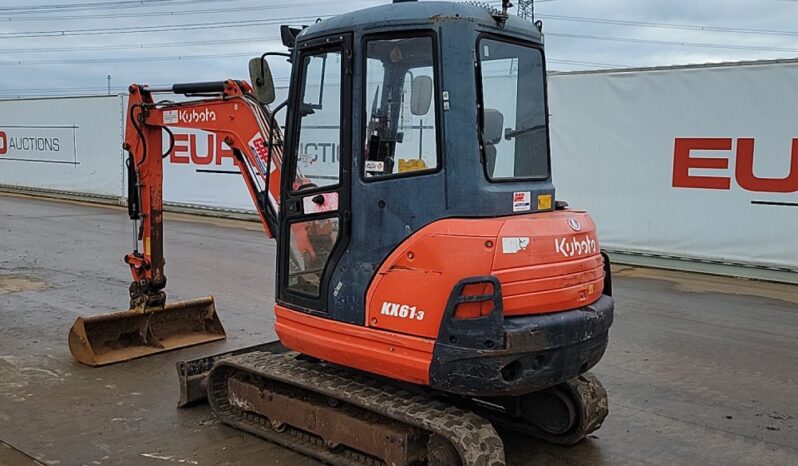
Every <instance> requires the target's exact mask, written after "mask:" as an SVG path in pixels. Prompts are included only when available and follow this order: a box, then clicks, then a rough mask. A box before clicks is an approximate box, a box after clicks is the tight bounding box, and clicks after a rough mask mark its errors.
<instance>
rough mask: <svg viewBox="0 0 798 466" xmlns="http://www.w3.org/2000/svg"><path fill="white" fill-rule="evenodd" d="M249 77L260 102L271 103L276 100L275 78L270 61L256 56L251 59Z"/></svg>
mask: <svg viewBox="0 0 798 466" xmlns="http://www.w3.org/2000/svg"><path fill="white" fill-rule="evenodd" d="M249 79H250V83H251V84H252V89H253V90H254V91H255V97H257V98H258V101H259V102H260V103H262V104H263V105H269V104H270V103H272V102H274V99H275V94H274V80H273V79H272V72H271V70H270V69H269V62H267V61H266V60H264V59H263V58H262V57H255V58H253V59H252V60H250V61H249Z"/></svg>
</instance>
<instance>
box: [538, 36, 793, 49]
mask: <svg viewBox="0 0 798 466" xmlns="http://www.w3.org/2000/svg"><path fill="white" fill-rule="evenodd" d="M546 35H547V36H553V37H564V38H568V39H589V40H602V41H612V42H627V43H632V44H652V45H669V46H682V47H698V48H711V49H731V50H751V51H764V52H789V53H798V49H791V48H785V47H765V46H758V45H736V44H714V43H706V42H683V41H671V40H655V39H637V38H632V37H608V36H591V35H586V34H565V33H555V32H549V33H547V34H546Z"/></svg>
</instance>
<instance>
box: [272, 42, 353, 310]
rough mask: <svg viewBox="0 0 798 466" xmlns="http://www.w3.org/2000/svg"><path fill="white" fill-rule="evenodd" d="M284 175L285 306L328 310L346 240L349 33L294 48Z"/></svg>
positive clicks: (281, 244) (281, 272)
mask: <svg viewBox="0 0 798 466" xmlns="http://www.w3.org/2000/svg"><path fill="white" fill-rule="evenodd" d="M297 48H298V52H297V56H296V58H295V60H296V62H295V70H294V73H293V76H292V82H295V83H297V85H295V86H292V90H291V95H290V97H289V98H290V102H291V103H290V105H289V109H290V111H289V114H288V127H287V130H286V141H285V148H286V151H285V154H286V167H287V169H286V175H287V176H285V177H283V179H282V186H281V191H282V193H283V196H282V198H281V206H280V212H281V215H280V219H279V223H280V225H279V228H280V236H279V238H280V240H279V241H278V264H279V265H278V286H277V288H278V289H277V299H278V302H280V304H283V305H286V306H288V307H291V308H293V309H296V310H301V311H306V312H311V313H314V314H319V313H320V314H326V313H327V296H328V293H327V290H328V287H329V281H330V275H331V274H332V271H333V270H334V268H335V265H336V263H337V261H338V258H339V257H340V255H341V253H342V251H343V250H344V249H345V248H346V244H347V243H348V241H349V230H350V225H349V220H350V184H351V170H350V168H349V167H351V143H350V140H351V124H350V122H351V118H350V116H351V102H352V98H351V95H352V73H351V70H352V37H351V35H347V34H340V35H335V36H332V37H323V38H320V39H315V40H308V41H304V42H302V43H301V44H298V46H297Z"/></svg>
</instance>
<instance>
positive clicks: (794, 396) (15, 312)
mask: <svg viewBox="0 0 798 466" xmlns="http://www.w3.org/2000/svg"><path fill="white" fill-rule="evenodd" d="M165 231H166V233H165V238H166V257H167V265H166V271H167V276H168V277H169V286H168V290H169V293H170V295H169V296H170V299H186V298H192V297H197V296H203V295H208V294H212V295H215V296H216V299H217V309H218V311H219V313H220V315H221V318H222V320H223V321H224V323H225V326H226V328H227V332H228V335H229V337H228V340H227V341H225V342H220V343H213V344H209V345H203V346H199V347H194V348H189V349H184V350H180V351H176V352H172V353H167V354H163V355H158V356H154V357H150V358H146V359H140V360H135V361H131V362H128V363H124V364H119V365H114V366H109V367H103V368H94V369H93V368H88V367H84V366H81V365H79V364H77V363H75V362H73V361H72V359H71V358H70V355H69V351H68V348H67V345H66V335H67V331H68V329H69V327H70V325H71V324H72V321H73V320H74V319H75V317H76V316H78V315H91V314H99V313H103V312H108V311H111V310H121V309H124V308H125V307H126V306H125V304H126V296H127V286H128V280H129V274H128V270H127V266H126V265H125V264H124V263H123V262H122V256H123V255H124V253H126V252H128V250H129V249H130V248H131V247H132V244H133V243H132V234H133V233H132V229H131V224H130V222H129V221H128V220H127V216H126V213H125V211H124V210H122V209H119V208H111V207H99V206H90V205H82V204H77V203H67V202H54V201H48V200H42V199H31V198H24V197H17V196H11V195H3V194H0V441H3V442H6V443H7V444H10V445H13V446H14V447H16V448H17V449H19V450H21V451H23V452H25V453H27V454H29V455H31V456H33V457H35V458H37V459H38V460H40V461H41V462H42V463H44V464H50V465H56V464H62V465H81V464H89V465H92V464H137V465H138V464H142V465H148V464H152V465H159V464H164V465H165V464H171V463H174V464H200V465H210V464H236V465H246V464H275V465H280V464H284V465H297V466H300V465H301V466H304V465H315V464H316V463H315V462H313V461H311V460H309V459H306V458H303V457H301V456H299V455H297V454H294V453H292V452H290V451H286V450H284V449H281V448H279V447H276V446H274V445H271V444H269V443H267V442H264V441H261V440H259V439H255V438H253V437H251V436H249V435H246V434H243V433H240V432H238V431H236V430H233V429H230V428H228V427H225V426H223V425H220V424H218V423H217V422H216V421H215V420H214V418H213V416H212V414H211V413H210V411H209V409H208V408H207V407H206V406H200V407H196V408H192V409H189V410H177V409H176V408H175V405H176V401H177V398H178V391H177V385H176V375H175V363H176V362H177V361H178V360H181V359H189V358H193V357H199V356H202V355H205V354H211V353H215V352H219V351H223V350H227V349H233V348H237V347H242V346H247V345H252V344H256V343H260V342H263V341H266V340H271V339H273V338H274V333H273V330H272V324H273V318H272V314H271V306H272V304H273V296H274V286H273V284H274V272H273V267H274V259H275V245H274V243H273V242H271V241H269V240H267V239H265V238H264V236H263V234H262V232H261V231H260V227H259V226H258V225H257V224H254V223H246V222H236V221H226V220H218V219H202V218H196V217H189V216H183V215H167V219H166V229H165ZM615 295H616V300H617V309H616V321H615V325H614V326H613V329H612V331H611V343H610V348H609V350H608V352H607V354H606V355H605V357H604V359H603V360H602V362H601V363H600V364H599V365H598V366H597V367H596V368H595V370H594V372H595V373H596V374H597V375H598V376H599V378H600V379H601V380H602V382H603V383H604V385H605V387H606V388H607V390H608V392H609V396H610V416H609V418H608V419H607V421H606V422H605V425H604V426H603V427H602V429H601V430H599V431H598V432H596V433H595V435H593V436H592V437H591V438H590V439H588V440H587V441H585V442H582V443H581V444H579V445H577V446H575V447H572V448H563V447H554V446H551V445H547V444H545V443H541V442H536V441H530V440H527V439H524V438H521V437H512V436H509V437H508V438H506V439H505V443H506V444H507V454H508V463H509V464H511V465H532V464H548V465H594V464H599V465H605V464H606V465H614V464H685V465H688V464H690V465H691V464H702V465H714V464H717V465H738V464H740V465H742V464H778V465H798V287H796V286H790V285H778V284H770V283H762V282H753V281H746V280H739V279H729V278H718V277H710V276H702V275H695V274H686V273H676V272H664V271H656V270H647V269H635V268H625V267H619V270H618V271H617V272H616V278H615ZM3 459H4V458H3V456H2V452H0V464H2V460H3ZM12 464H13V463H12Z"/></svg>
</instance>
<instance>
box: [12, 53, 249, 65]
mask: <svg viewBox="0 0 798 466" xmlns="http://www.w3.org/2000/svg"><path fill="white" fill-rule="evenodd" d="M254 54H255V52H240V53H210V54H200V55H172V56H160V57H116V58H77V59H72V60H27V61H24V60H21V61H0V66H14V65H26V66H33V65H74V64H88V63H131V62H155V61H182V60H203V59H214V58H232V57H251V56H253V55H254Z"/></svg>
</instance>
